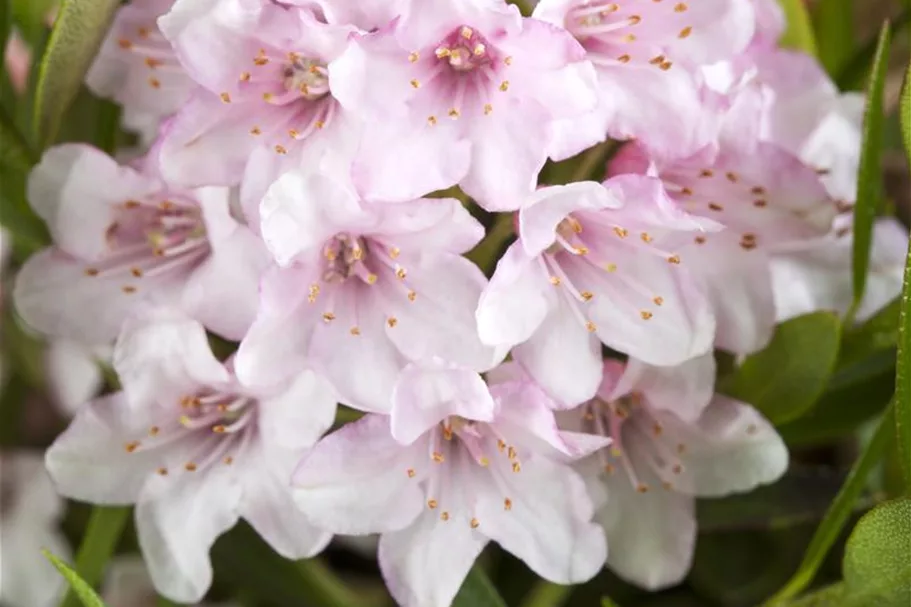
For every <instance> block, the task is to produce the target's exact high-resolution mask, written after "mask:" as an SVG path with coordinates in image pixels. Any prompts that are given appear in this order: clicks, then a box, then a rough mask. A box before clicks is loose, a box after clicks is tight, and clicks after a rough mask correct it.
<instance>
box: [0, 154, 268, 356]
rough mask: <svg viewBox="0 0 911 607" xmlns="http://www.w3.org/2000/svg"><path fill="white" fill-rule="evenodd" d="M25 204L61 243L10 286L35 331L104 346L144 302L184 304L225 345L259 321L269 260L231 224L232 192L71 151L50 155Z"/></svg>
mask: <svg viewBox="0 0 911 607" xmlns="http://www.w3.org/2000/svg"><path fill="white" fill-rule="evenodd" d="M28 195H29V201H30V202H31V204H32V207H33V208H34V209H35V211H36V212H37V213H38V215H40V216H41V217H42V218H43V219H44V220H45V221H46V222H47V223H48V227H49V228H50V231H51V235H52V236H53V238H54V243H55V246H53V247H51V248H49V249H46V250H44V251H42V252H40V253H38V254H37V255H35V256H33V257H32V258H31V259H29V261H28V262H27V263H26V264H25V266H24V267H23V268H22V270H21V272H20V273H19V275H18V277H17V281H16V285H15V292H14V298H15V302H16V307H17V309H18V311H19V313H20V314H21V315H22V317H23V319H24V320H25V321H26V322H28V323H29V324H30V325H32V326H33V327H35V328H36V329H38V330H39V331H42V332H43V333H46V334H48V335H52V336H58V337H65V338H70V339H73V340H76V341H80V342H83V343H86V344H103V343H107V342H109V341H111V340H113V339H114V337H115V336H116V335H117V332H118V330H119V329H120V325H121V323H122V322H123V320H124V319H125V318H126V317H127V316H128V315H129V314H130V312H131V311H132V310H134V309H135V308H136V305H137V304H139V303H140V302H143V301H149V300H155V301H160V302H168V303H171V304H174V305H179V306H181V307H182V308H184V309H185V310H186V311H187V312H188V313H190V314H191V315H192V316H194V317H195V318H197V319H198V320H200V321H201V322H203V324H205V325H206V327H207V328H209V329H210V330H212V331H214V332H216V333H219V334H221V335H223V336H225V337H227V338H229V339H239V338H240V337H241V336H243V334H244V333H245V331H246V329H247V328H248V327H249V325H250V323H251V322H252V320H253V315H254V313H255V310H256V302H257V283H258V280H259V276H260V273H261V272H262V270H263V269H264V267H265V265H266V263H267V262H268V259H267V256H266V252H265V250H264V247H263V245H262V242H261V241H259V240H258V239H257V238H256V236H255V235H254V234H253V233H251V232H250V230H249V229H248V228H247V227H246V226H244V225H242V224H240V223H238V221H237V220H236V219H234V218H233V217H232V216H231V214H230V210H229V201H228V197H229V193H228V190H227V189H222V188H203V189H199V190H195V191H191V190H181V189H174V188H171V187H169V186H168V185H166V184H165V183H163V182H162V181H161V180H160V179H158V178H157V177H153V176H150V175H147V174H144V173H141V172H138V171H136V170H134V169H132V168H129V167H126V166H118V165H117V164H116V163H115V162H114V161H113V160H112V159H111V158H109V157H108V156H106V155H105V154H104V153H102V152H100V151H98V150H96V149H94V148H91V147H88V146H85V145H76V144H66V145H61V146H58V147H55V148H52V149H50V150H48V151H47V152H46V153H45V154H44V157H43V158H42V160H41V162H40V164H39V165H38V166H37V167H36V168H35V170H34V171H33V172H32V174H31V176H30V178H29V192H28Z"/></svg>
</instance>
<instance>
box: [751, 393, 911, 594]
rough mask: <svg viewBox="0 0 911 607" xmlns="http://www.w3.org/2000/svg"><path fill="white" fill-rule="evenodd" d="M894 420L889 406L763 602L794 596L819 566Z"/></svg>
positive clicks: (881, 452)
mask: <svg viewBox="0 0 911 607" xmlns="http://www.w3.org/2000/svg"><path fill="white" fill-rule="evenodd" d="M894 423H895V422H894V419H893V415H892V410H891V408H890V410H889V412H888V413H887V414H886V415H884V416H883V418H882V419H881V420H880V422H879V426H878V427H877V428H876V432H875V433H874V434H873V438H872V439H871V440H870V442H869V443H868V444H867V446H866V447H865V448H864V450H863V452H862V453H861V454H860V456H859V457H858V458H857V461H855V462H854V466H852V467H851V471H850V472H849V473H848V477H847V479H845V483H844V485H842V487H841V490H840V491H839V492H838V495H836V496H835V499H834V500H833V501H832V505H831V506H829V510H828V511H827V512H826V515H825V517H824V518H823V520H822V522H821V523H820V524H819V527H818V528H817V529H816V533H815V534H813V539H812V540H811V541H810V545H809V546H808V547H807V551H806V553H805V554H804V557H803V560H802V561H801V563H800V567H798V569H797V571H796V572H795V573H794V575H793V576H792V577H791V579H790V580H788V583H787V584H785V585H784V587H783V588H782V589H781V590H779V591H778V592H777V593H776V594H775V596H773V597H772V598H771V599H769V602H768V603H767V605H779V604H781V602H782V601H785V600H787V599H790V598H793V597H795V596H797V595H798V594H799V593H800V592H802V591H803V590H804V588H806V587H807V586H808V585H809V584H810V582H812V581H813V577H814V576H815V575H816V572H817V571H818V570H819V567H820V565H822V562H823V559H824V558H825V556H826V554H827V553H828V552H829V549H830V548H831V547H832V544H834V543H835V540H837V539H838V536H839V534H840V533H841V530H842V528H843V527H844V526H845V523H846V522H847V521H848V518H849V517H850V516H851V513H852V512H853V511H854V505H855V504H856V503H857V500H858V498H860V496H861V494H862V493H863V491H864V485H865V484H866V481H867V476H869V474H870V471H871V470H872V469H873V466H875V465H876V464H877V463H879V461H880V460H881V459H882V457H883V455H884V453H885V451H886V447H888V445H889V442H890V441H891V440H892V436H893V430H892V426H893V424H894Z"/></svg>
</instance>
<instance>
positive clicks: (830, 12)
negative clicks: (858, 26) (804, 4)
mask: <svg viewBox="0 0 911 607" xmlns="http://www.w3.org/2000/svg"><path fill="white" fill-rule="evenodd" d="M813 22H814V25H815V29H816V44H817V46H818V47H819V60H820V61H821V62H822V65H823V67H825V68H826V71H827V72H829V74H837V73H838V72H839V70H841V68H842V66H844V64H845V63H846V62H847V61H848V60H849V59H850V58H851V55H852V53H853V51H854V2H853V0H820V2H818V3H817V4H816V6H815V7H814V9H813Z"/></svg>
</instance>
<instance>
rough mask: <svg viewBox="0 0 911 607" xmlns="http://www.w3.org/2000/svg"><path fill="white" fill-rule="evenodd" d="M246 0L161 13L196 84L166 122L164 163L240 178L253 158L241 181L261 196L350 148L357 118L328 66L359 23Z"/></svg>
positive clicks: (183, 175) (182, 5)
mask: <svg viewBox="0 0 911 607" xmlns="http://www.w3.org/2000/svg"><path fill="white" fill-rule="evenodd" d="M248 4H251V5H252V4H257V6H255V7H245V6H243V0H220V1H219V2H214V3H197V2H196V0H180V1H179V2H177V3H176V5H175V8H174V10H173V11H172V13H171V14H169V15H167V16H165V17H163V18H162V20H161V23H162V28H163V30H164V32H165V35H166V36H167V37H168V38H169V39H170V40H171V42H172V43H173V44H174V47H175V49H176V51H177V56H178V58H179V59H180V62H181V64H182V65H183V67H184V69H185V70H186V71H187V73H188V74H189V76H190V77H191V78H192V79H193V80H194V81H196V82H197V83H198V84H199V85H200V86H199V87H198V88H197V90H196V92H195V93H194V94H193V95H192V96H191V98H190V100H189V101H188V102H187V104H186V105H185V106H184V107H183V108H182V109H181V111H180V112H179V113H178V114H177V116H176V117H175V118H174V120H173V121H171V123H170V124H169V125H168V127H167V129H166V132H165V134H164V136H163V139H162V141H161V150H160V161H161V169H162V173H163V174H164V175H165V176H166V177H168V178H169V179H172V180H174V181H175V182H176V183H182V184H184V185H190V186H199V185H211V184H223V185H233V184H237V183H239V182H240V181H241V177H242V176H243V175H244V170H245V168H246V167H247V165H248V162H252V164H251V166H250V167H249V169H248V171H249V175H248V178H247V179H246V183H245V186H246V187H247V188H252V193H251V194H250V197H252V198H254V199H256V202H258V198H257V197H260V198H261V197H262V194H263V193H264V192H265V190H266V189H267V188H268V186H269V184H270V183H271V181H270V180H274V179H276V178H277V177H278V176H279V175H280V174H281V173H282V172H283V171H284V170H287V169H290V168H294V167H297V166H301V165H304V164H312V163H316V162H321V161H324V162H327V163H328V162H329V160H327V159H326V158H325V157H326V156H332V157H334V156H342V157H345V156H346V154H349V155H350V153H352V152H353V147H352V146H354V145H356V142H357V140H356V133H357V126H356V121H355V120H353V119H352V117H351V116H349V114H348V113H347V112H346V111H345V110H344V108H342V107H341V106H340V105H339V103H338V101H337V100H336V99H335V97H334V95H333V90H332V89H333V85H330V79H331V78H330V73H329V64H330V63H331V62H332V61H333V60H334V59H335V58H337V57H338V56H339V55H340V54H341V53H342V51H343V50H344V49H345V47H346V45H347V41H348V37H349V35H350V34H351V33H352V32H354V31H356V30H355V28H354V27H351V26H347V25H344V24H326V23H324V22H322V21H320V20H319V19H318V18H317V15H316V14H314V12H313V9H312V8H304V7H296V6H284V5H280V4H277V3H271V2H268V3H262V4H261V5H259V3H248ZM235 5H238V6H235ZM235 13H237V14H235ZM251 159H252V160H251Z"/></svg>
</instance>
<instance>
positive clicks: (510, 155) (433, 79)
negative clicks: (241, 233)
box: [329, 0, 595, 210]
mask: <svg viewBox="0 0 911 607" xmlns="http://www.w3.org/2000/svg"><path fill="white" fill-rule="evenodd" d="M582 58H583V51H582V48H581V47H580V46H579V45H578V44H577V43H576V42H575V41H574V40H573V39H572V37H571V36H569V35H568V34H567V33H566V32H565V31H564V30H562V29H560V28H557V27H553V26H551V25H550V24H546V23H543V22H541V21H537V20H535V19H524V18H522V17H521V15H520V14H519V11H518V9H517V8H516V7H515V6H509V5H507V4H506V3H505V2H502V0H494V1H491V0H409V1H408V2H407V7H406V8H404V9H403V10H402V16H401V18H400V19H398V20H397V21H395V22H394V23H392V24H390V25H389V26H388V27H385V28H382V29H380V30H379V31H376V32H373V33H371V34H368V35H364V36H361V37H358V38H356V39H355V41H354V42H353V44H352V45H351V46H350V47H349V49H348V50H347V51H346V53H345V54H344V55H343V56H342V57H341V58H339V59H338V60H337V61H336V62H335V63H333V65H331V66H330V68H329V70H330V73H331V77H332V82H333V92H334V94H335V95H336V96H337V97H338V99H339V100H340V101H341V102H342V104H343V105H344V106H345V107H346V108H349V109H350V110H351V111H354V112H358V113H359V114H362V115H364V116H365V117H367V119H368V126H367V127H366V130H365V133H364V139H363V142H362V145H361V149H360V152H359V155H358V158H357V160H356V162H355V164H354V169H353V170H354V177H355V181H356V184H357V186H358V189H359V191H360V192H361V193H362V194H363V195H364V196H365V198H368V199H373V200H385V201H402V200H412V199H414V198H417V197H418V196H422V195H424V194H426V193H427V192H430V191H433V190H437V189H443V188H447V187H449V186H451V185H454V184H456V183H458V184H459V185H460V186H461V187H462V189H464V190H465V192H467V193H468V194H469V195H471V196H472V197H473V198H475V199H476V200H478V202H479V203H480V204H481V205H482V206H484V207H485V208H487V209H489V210H502V209H514V208H517V206H518V201H519V199H520V198H521V197H523V196H524V195H526V194H527V193H528V192H530V191H532V190H533V189H534V187H535V183H536V178H537V175H538V172H539V171H540V170H541V168H542V167H543V166H544V162H545V160H546V158H547V148H548V142H549V141H550V139H551V128H552V126H553V124H554V122H555V120H557V119H560V118H566V117H569V116H573V115H575V114H577V113H579V112H583V111H587V110H588V109H590V108H592V107H593V106H594V103H595V91H594V74H593V72H592V68H591V66H590V65H588V64H586V63H584V62H582ZM573 143H577V145H576V146H575V151H576V152H579V151H581V150H582V149H584V148H585V147H586V146H587V143H586V142H571V143H570V144H568V145H573Z"/></svg>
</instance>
